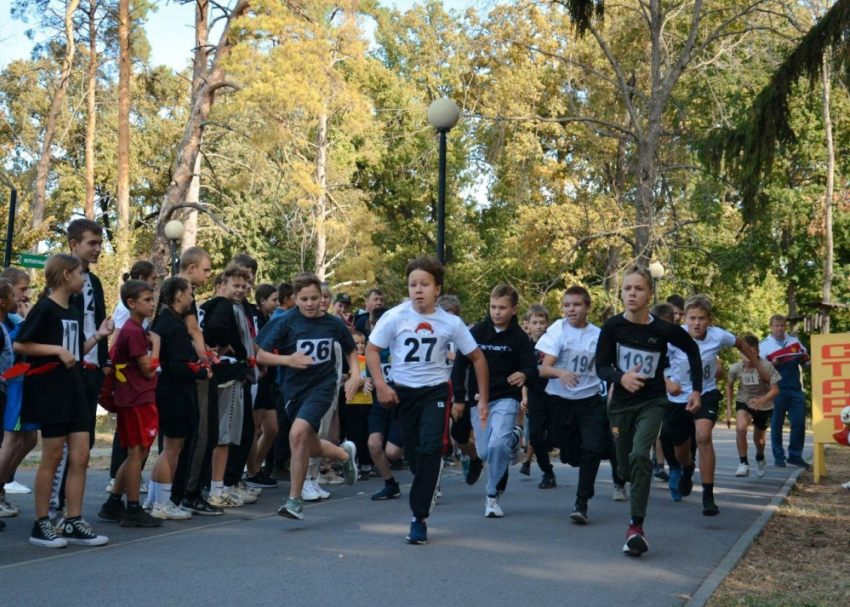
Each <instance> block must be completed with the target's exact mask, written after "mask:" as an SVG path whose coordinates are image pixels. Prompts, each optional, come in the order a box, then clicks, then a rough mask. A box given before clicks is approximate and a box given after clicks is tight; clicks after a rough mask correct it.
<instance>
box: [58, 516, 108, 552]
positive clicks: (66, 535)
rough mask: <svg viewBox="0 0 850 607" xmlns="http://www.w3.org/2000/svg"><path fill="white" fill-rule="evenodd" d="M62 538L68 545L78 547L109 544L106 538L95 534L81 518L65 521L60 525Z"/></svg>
mask: <svg viewBox="0 0 850 607" xmlns="http://www.w3.org/2000/svg"><path fill="white" fill-rule="evenodd" d="M62 538H63V539H65V541H67V542H68V543H69V544H79V545H80V546H105V545H106V544H108V543H109V538H108V537H106V536H105V535H98V534H96V533H95V532H94V531H92V529H91V526H90V525H87V524H86V522H85V521H83V519H81V518H76V519H69V518H66V519H65V522H64V524H63V525H62Z"/></svg>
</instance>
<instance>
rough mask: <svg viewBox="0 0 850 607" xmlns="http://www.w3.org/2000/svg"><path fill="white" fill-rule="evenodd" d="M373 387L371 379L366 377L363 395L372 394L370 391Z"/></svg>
mask: <svg viewBox="0 0 850 607" xmlns="http://www.w3.org/2000/svg"><path fill="white" fill-rule="evenodd" d="M374 387H375V385H374V384H373V383H372V378H371V377H367V378H366V383H365V384H363V392H364V394H372V390H373V389H374Z"/></svg>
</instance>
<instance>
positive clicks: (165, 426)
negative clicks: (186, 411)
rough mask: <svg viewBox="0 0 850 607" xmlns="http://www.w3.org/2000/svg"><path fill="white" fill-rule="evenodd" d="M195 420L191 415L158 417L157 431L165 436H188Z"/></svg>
mask: <svg viewBox="0 0 850 607" xmlns="http://www.w3.org/2000/svg"><path fill="white" fill-rule="evenodd" d="M194 425H197V424H195V422H194V421H193V420H192V418H191V416H189V415H186V416H183V417H169V418H166V419H163V418H162V417H160V418H159V433H160V434H162V435H163V436H164V437H165V438H188V436H189V433H190V432H191V431H192V427H193V426H194Z"/></svg>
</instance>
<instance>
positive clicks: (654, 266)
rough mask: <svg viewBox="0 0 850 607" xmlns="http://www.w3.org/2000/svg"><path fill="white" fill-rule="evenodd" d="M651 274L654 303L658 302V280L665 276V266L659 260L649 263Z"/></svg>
mask: <svg viewBox="0 0 850 607" xmlns="http://www.w3.org/2000/svg"><path fill="white" fill-rule="evenodd" d="M649 275H650V276H652V293H653V299H654V301H653V303H658V281H659V280H661V277H662V276H664V266H662V265H661V263H659V262H657V261H653V262H652V263H651V264H649Z"/></svg>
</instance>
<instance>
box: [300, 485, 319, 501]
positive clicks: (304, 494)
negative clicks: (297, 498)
mask: <svg viewBox="0 0 850 607" xmlns="http://www.w3.org/2000/svg"><path fill="white" fill-rule="evenodd" d="M301 499H302V500H303V501H305V502H318V501H319V500H320V499H322V496H321V495H319V492H318V491H316V488H315V487H314V486H313V483H311V482H310V481H309V479H308V480H306V481H304V486H303V487H301Z"/></svg>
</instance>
